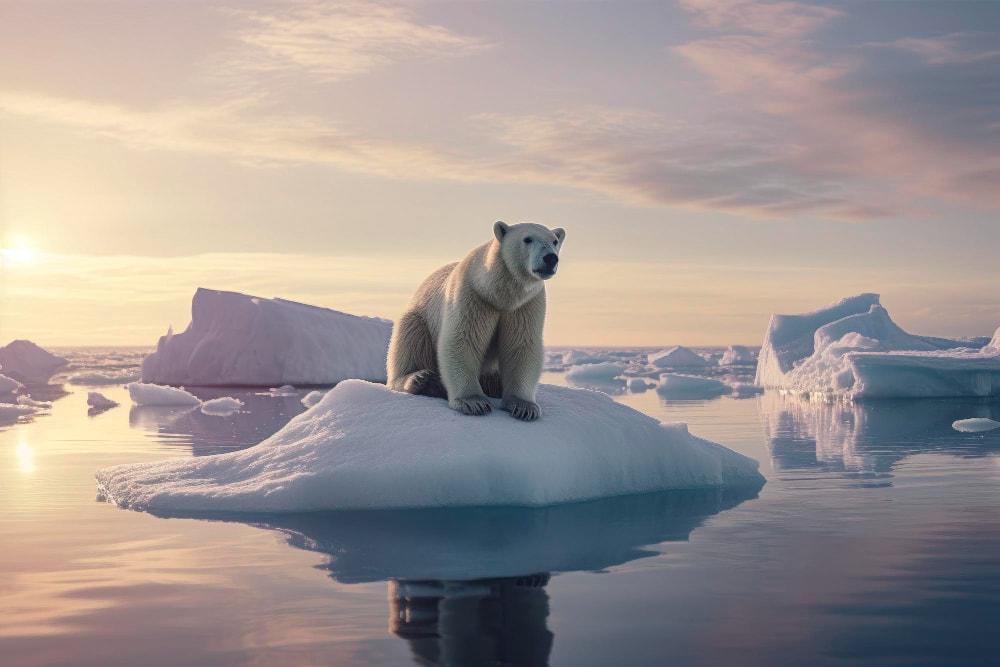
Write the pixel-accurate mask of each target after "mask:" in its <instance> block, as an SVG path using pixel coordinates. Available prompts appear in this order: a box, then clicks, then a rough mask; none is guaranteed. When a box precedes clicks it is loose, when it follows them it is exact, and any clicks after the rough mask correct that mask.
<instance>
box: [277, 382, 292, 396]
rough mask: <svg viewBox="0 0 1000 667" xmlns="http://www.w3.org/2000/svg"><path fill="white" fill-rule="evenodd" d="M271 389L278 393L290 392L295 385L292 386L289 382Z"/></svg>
mask: <svg viewBox="0 0 1000 667" xmlns="http://www.w3.org/2000/svg"><path fill="white" fill-rule="evenodd" d="M271 391H273V392H275V393H278V394H291V393H293V392H294V391H295V387H293V386H292V385H290V384H283V385H281V386H280V387H278V388H277V389H272V390H271Z"/></svg>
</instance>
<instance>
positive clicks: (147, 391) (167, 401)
mask: <svg viewBox="0 0 1000 667" xmlns="http://www.w3.org/2000/svg"><path fill="white" fill-rule="evenodd" d="M125 388H126V389H128V395H129V396H131V397H132V402H133V403H135V404H136V405H177V406H193V405H201V401H200V400H199V399H198V398H197V397H196V396H194V395H193V394H191V393H189V392H186V391H184V390H183V389H178V388H176V387H165V386H163V385H158V384H146V383H143V382H130V383H129V384H127V385H125Z"/></svg>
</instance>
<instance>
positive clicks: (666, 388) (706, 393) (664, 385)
mask: <svg viewBox="0 0 1000 667" xmlns="http://www.w3.org/2000/svg"><path fill="white" fill-rule="evenodd" d="M656 391H657V393H659V394H660V395H661V396H666V397H668V398H714V397H716V396H722V395H723V394H728V393H729V392H731V391H732V388H731V387H730V386H729V385H728V384H726V383H725V382H720V381H719V380H713V379H712V378H706V377H701V376H700V375H681V374H679V373H662V374H661V375H660V383H659V384H658V385H657V386H656Z"/></svg>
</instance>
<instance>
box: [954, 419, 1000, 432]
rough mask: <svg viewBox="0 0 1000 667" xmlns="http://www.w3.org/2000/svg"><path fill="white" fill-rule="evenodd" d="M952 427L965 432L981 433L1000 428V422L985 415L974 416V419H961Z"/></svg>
mask: <svg viewBox="0 0 1000 667" xmlns="http://www.w3.org/2000/svg"><path fill="white" fill-rule="evenodd" d="M951 427H952V428H953V429H955V430H956V431H962V432H963V433H980V432H982V431H992V430H993V429H995V428H1000V422H998V421H994V420H992V419H986V418H984V417H973V418H972V419H959V420H958V421H956V422H955V423H954V424H952V425H951Z"/></svg>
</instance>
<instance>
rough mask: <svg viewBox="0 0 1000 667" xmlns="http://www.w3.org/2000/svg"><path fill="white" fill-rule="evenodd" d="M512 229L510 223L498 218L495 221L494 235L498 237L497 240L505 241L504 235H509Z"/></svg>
mask: <svg viewBox="0 0 1000 667" xmlns="http://www.w3.org/2000/svg"><path fill="white" fill-rule="evenodd" d="M509 231H510V225H508V224H507V223H506V222H503V221H502V220H497V221H496V222H494V223H493V236H495V237H497V241H503V237H504V236H506V235H507V232H509Z"/></svg>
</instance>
